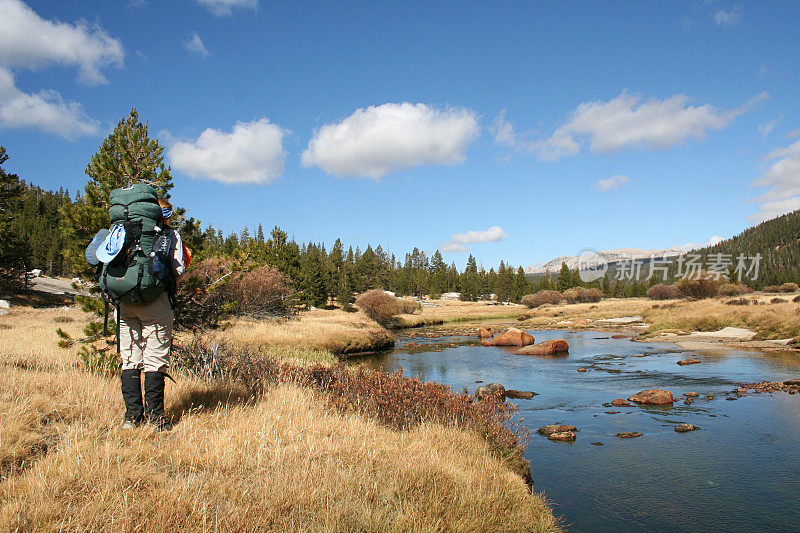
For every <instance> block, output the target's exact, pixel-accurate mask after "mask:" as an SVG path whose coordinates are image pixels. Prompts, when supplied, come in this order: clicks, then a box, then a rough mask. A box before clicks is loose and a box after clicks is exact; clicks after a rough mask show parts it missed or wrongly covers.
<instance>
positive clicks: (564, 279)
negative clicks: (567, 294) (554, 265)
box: [556, 263, 572, 292]
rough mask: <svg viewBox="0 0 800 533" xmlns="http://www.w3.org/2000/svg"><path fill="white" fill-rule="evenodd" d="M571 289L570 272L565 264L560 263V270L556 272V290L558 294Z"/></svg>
mask: <svg viewBox="0 0 800 533" xmlns="http://www.w3.org/2000/svg"><path fill="white" fill-rule="evenodd" d="M571 287H572V272H570V270H569V267H568V266H567V264H566V263H561V270H560V271H559V272H558V280H557V281H556V288H557V290H558V291H559V292H564V291H565V290H567V289H569V288H571Z"/></svg>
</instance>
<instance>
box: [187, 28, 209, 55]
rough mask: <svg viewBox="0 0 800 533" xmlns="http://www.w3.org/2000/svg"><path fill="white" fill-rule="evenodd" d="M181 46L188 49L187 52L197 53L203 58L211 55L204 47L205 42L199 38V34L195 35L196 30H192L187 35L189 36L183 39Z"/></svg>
mask: <svg viewBox="0 0 800 533" xmlns="http://www.w3.org/2000/svg"><path fill="white" fill-rule="evenodd" d="M183 47H184V48H186V50H188V51H189V52H191V53H193V54H198V55H200V56H202V57H203V58H206V57H208V56H210V55H211V54H210V53H209V51H208V48H206V43H204V42H203V39H201V38H200V36H199V35H197V32H196V31H193V32H192V33H191V35H190V36H189V38H188V39H187V40H185V41H183Z"/></svg>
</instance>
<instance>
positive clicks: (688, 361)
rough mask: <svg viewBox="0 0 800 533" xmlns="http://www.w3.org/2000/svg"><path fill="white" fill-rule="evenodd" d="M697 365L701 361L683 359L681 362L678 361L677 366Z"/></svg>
mask: <svg viewBox="0 0 800 533" xmlns="http://www.w3.org/2000/svg"><path fill="white" fill-rule="evenodd" d="M697 363H702V361H700V359H684V360H683V361H678V364H679V365H681V366H684V365H696V364H697Z"/></svg>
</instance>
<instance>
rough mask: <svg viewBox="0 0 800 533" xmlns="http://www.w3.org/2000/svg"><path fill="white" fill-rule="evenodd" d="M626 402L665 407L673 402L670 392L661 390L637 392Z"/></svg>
mask: <svg viewBox="0 0 800 533" xmlns="http://www.w3.org/2000/svg"><path fill="white" fill-rule="evenodd" d="M628 400H630V401H632V402H636V403H641V404H644V405H667V404H671V403H672V402H674V401H675V400H674V399H673V397H672V393H671V392H670V391H668V390H662V389H647V390H643V391H642V392H637V393H636V394H634V395H633V396H631V397H630V398H628Z"/></svg>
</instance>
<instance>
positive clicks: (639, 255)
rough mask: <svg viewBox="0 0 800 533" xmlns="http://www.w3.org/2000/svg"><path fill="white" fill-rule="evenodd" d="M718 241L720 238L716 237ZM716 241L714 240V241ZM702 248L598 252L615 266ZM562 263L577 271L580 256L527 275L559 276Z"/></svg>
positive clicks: (531, 268) (532, 269) (530, 270)
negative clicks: (633, 260) (619, 263)
mask: <svg viewBox="0 0 800 533" xmlns="http://www.w3.org/2000/svg"><path fill="white" fill-rule="evenodd" d="M715 239H718V237H715ZM715 239H712V241H714V240H715ZM700 246H704V245H699V246H698V245H694V244H687V245H686V246H673V247H671V248H665V249H663V250H642V249H639V248H620V249H618V250H607V251H605V252H598V253H597V255H599V256H601V257H602V258H603V259H605V261H606V263H609V264H615V263H618V262H620V261H625V260H628V259H647V258H649V257H651V256H652V257H659V258H660V257H677V256H679V255H681V254H684V253H686V252H689V251H691V250H694V249H696V248H699V247H700ZM561 263H566V264H567V266H568V267H569V268H570V270H575V269H576V268H578V256H577V255H564V256H561V257H556V258H555V259H552V260H550V261H548V262H547V263H545V264H544V265H541V266H536V265H531V266H529V267H528V268H526V269H525V273H526V274H533V275H538V274H544V273H545V272H548V271H549V272H550V273H551V274H557V273H558V271H559V270H561Z"/></svg>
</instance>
